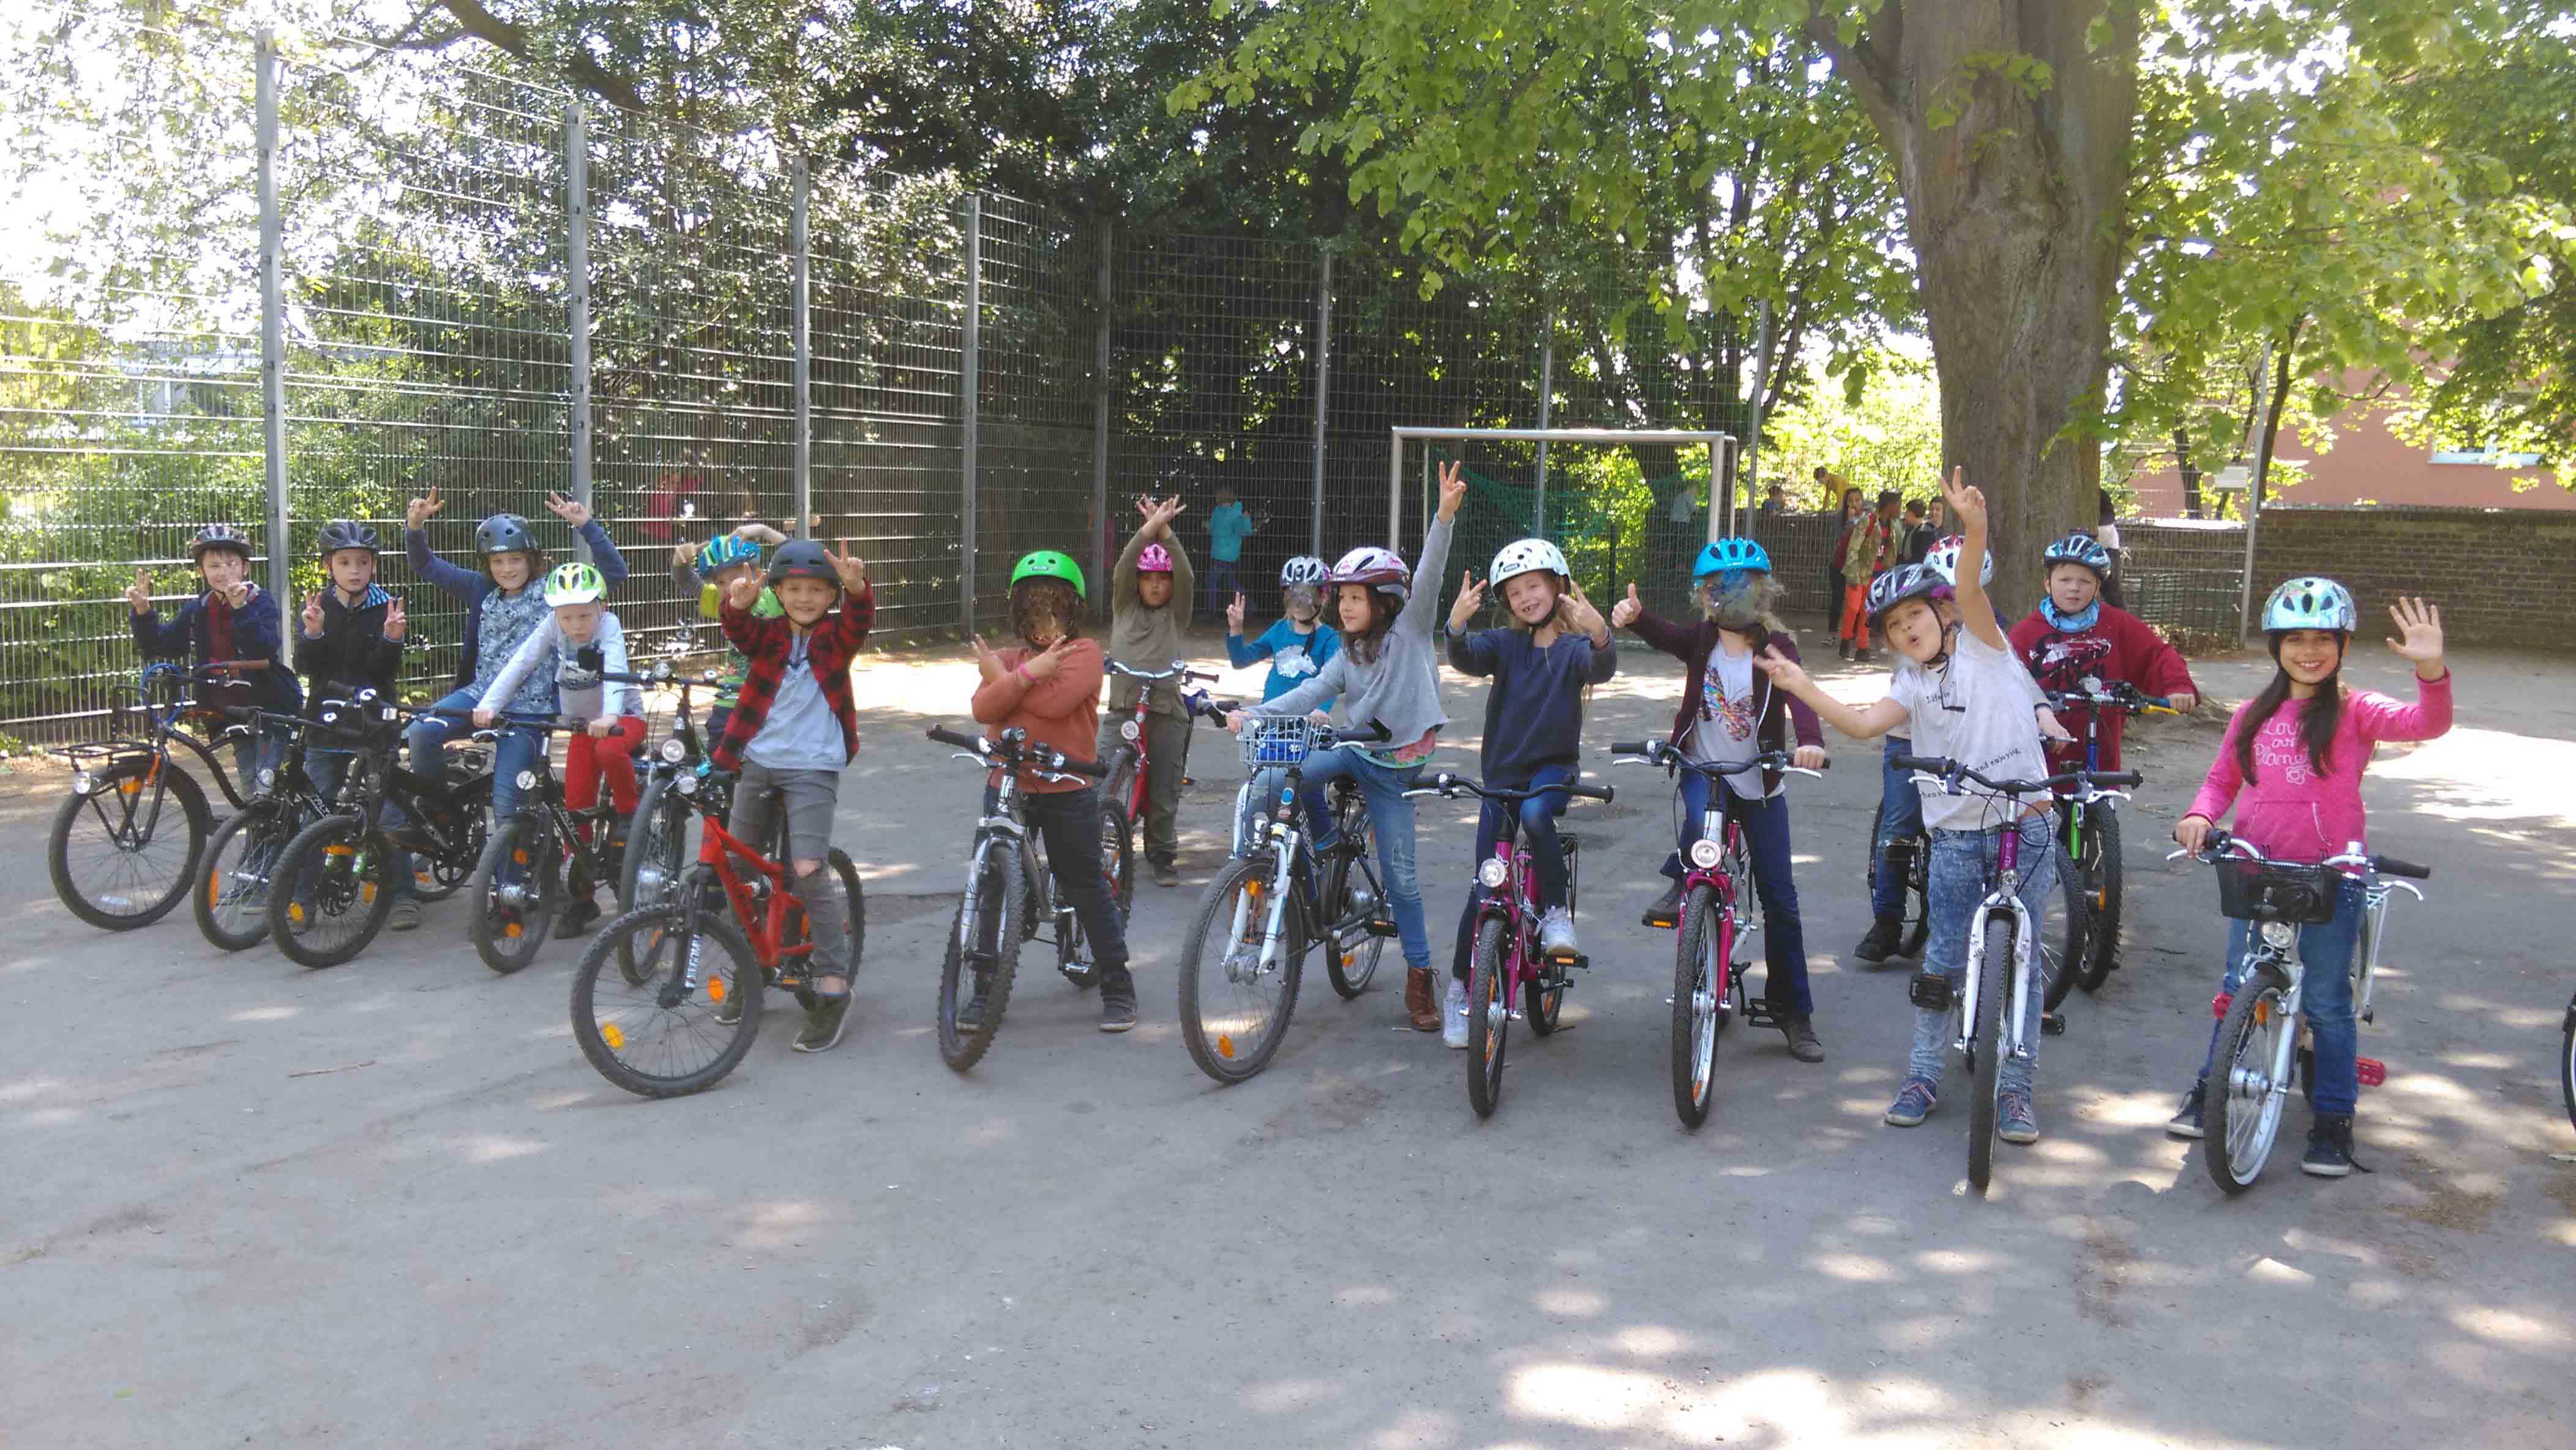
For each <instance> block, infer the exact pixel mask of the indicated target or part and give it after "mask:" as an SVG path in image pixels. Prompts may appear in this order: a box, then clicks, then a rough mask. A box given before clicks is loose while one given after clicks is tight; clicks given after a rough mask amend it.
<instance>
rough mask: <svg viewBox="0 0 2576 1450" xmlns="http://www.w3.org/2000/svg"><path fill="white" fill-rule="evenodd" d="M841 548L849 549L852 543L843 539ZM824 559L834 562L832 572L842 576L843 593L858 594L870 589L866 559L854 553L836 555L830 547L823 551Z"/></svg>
mask: <svg viewBox="0 0 2576 1450" xmlns="http://www.w3.org/2000/svg"><path fill="white" fill-rule="evenodd" d="M841 547H842V549H844V550H846V549H848V548H849V547H850V541H849V540H847V539H843V540H842V541H841ZM823 557H824V558H826V559H829V560H831V561H832V572H833V573H835V574H838V575H840V576H841V588H842V590H843V592H845V593H850V594H857V593H860V592H862V591H864V590H865V589H866V588H867V587H868V563H867V561H866V560H865V559H862V558H860V557H859V556H858V555H857V554H854V553H835V552H833V550H832V549H831V548H830V547H828V546H827V547H825V548H824V550H823Z"/></svg>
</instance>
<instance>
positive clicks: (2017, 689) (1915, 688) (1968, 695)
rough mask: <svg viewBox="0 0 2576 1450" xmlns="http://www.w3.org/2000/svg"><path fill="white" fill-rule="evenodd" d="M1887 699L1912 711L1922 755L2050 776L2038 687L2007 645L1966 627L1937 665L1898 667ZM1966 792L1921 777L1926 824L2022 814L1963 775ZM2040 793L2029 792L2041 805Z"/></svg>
mask: <svg viewBox="0 0 2576 1450" xmlns="http://www.w3.org/2000/svg"><path fill="white" fill-rule="evenodd" d="M1888 697H1889V698H1890V699H1893V700H1895V701H1896V702H1897V703H1899V704H1901V705H1903V706H1904V707H1905V708H1906V711H1907V712H1908V714H1909V715H1910V716H1911V717H1912V718H1911V719H1910V720H1909V722H1908V725H1907V731H1906V733H1907V736H1908V738H1910V739H1912V740H1913V742H1914V753H1915V754H1917V755H1934V756H1946V757H1948V758H1949V759H1952V760H1956V761H1959V762H1961V763H1962V764H1964V765H1967V766H1968V767H1970V768H1971V769H1974V770H1977V771H1979V772H1982V773H1983V774H1986V775H1990V776H1993V777H1995V778H1996V779H1998V780H2037V779H2039V778H2040V777H2042V776H2044V775H2046V774H2048V760H2047V757H2046V756H2045V755H2043V754H2041V752H2040V747H2039V717H2038V716H2037V715H2036V714H2034V713H2033V712H2032V706H2033V705H2034V704H2035V703H2036V702H2037V700H2038V690H2037V688H2036V687H2035V686H2033V685H2032V683H2031V678H2030V672H2029V671H2028V670H2025V669H2023V668H2022V665H2021V661H2019V660H2017V659H2015V658H2013V656H2012V652H2011V651H2009V650H2000V649H1997V648H1995V647H1994V646H1993V645H1990V644H1988V643H1986V642H1985V641H1984V640H1982V639H1979V638H1977V636H1976V635H1974V634H1973V633H1971V632H1969V631H1967V630H1965V629H1962V630H1960V631H1959V633H1958V636H1957V643H1956V644H1954V645H1953V646H1952V647H1951V652H1950V661H1949V663H1948V664H1946V665H1944V666H1942V667H1941V668H1940V669H1937V670H1936V669H1911V670H1898V671H1897V672H1896V678H1895V680H1894V681H1893V682H1892V684H1891V686H1890V688H1889V690H1888ZM1960 784H1961V788H1962V789H1963V790H1964V791H1966V792H1967V793H1966V794H1963V795H1950V794H1947V793H1945V792H1943V791H1942V790H1941V789H1940V788H1939V787H1937V786H1934V785H1930V784H1927V783H1925V782H1921V781H1917V782H1916V783H1915V789H1917V790H1920V791H1921V792H1923V824H1924V825H1926V826H1931V827H1937V828H1939V829H1942V830H1950V831H1973V830H1978V829H1980V828H1982V827H1986V826H2000V825H2003V824H2005V823H2006V822H2008V821H2010V820H2011V819H2013V817H2014V816H2015V815H2016V814H2018V812H2017V811H2015V810H2014V809H2012V808H2011V807H2010V806H2009V805H2008V804H2007V803H2005V802H2003V801H2000V800H1998V799H1996V798H1995V797H1992V796H1988V795H1986V794H1984V793H1983V792H1981V791H1979V790H1978V789H1977V787H1976V785H1975V783H1974V782H1968V781H1963V782H1961V783H1960ZM2040 799H2041V798H2039V797H2030V798H2028V800H2029V801H2030V802H2033V803H2036V802H2038V801H2039V800H2040Z"/></svg>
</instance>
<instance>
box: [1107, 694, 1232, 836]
mask: <svg viewBox="0 0 2576 1450" xmlns="http://www.w3.org/2000/svg"><path fill="white" fill-rule="evenodd" d="M1106 664H1107V673H1108V674H1109V675H1111V676H1112V677H1115V678H1119V679H1128V680H1133V681H1135V682H1136V683H1137V685H1138V686H1140V687H1141V688H1139V689H1138V690H1137V691H1136V703H1135V704H1134V705H1133V706H1131V707H1130V708H1129V709H1128V712H1127V718H1126V719H1124V720H1121V721H1119V722H1118V738H1119V740H1120V741H1121V742H1123V743H1122V744H1121V745H1120V746H1119V750H1120V752H1121V753H1122V754H1127V753H1132V754H1133V755H1134V756H1135V758H1136V760H1135V766H1136V774H1135V778H1134V779H1133V780H1131V781H1129V782H1128V785H1127V789H1126V791H1125V792H1124V793H1123V794H1124V795H1125V799H1124V800H1123V801H1121V802H1120V804H1121V805H1123V806H1124V807H1125V808H1126V811H1127V819H1128V820H1130V821H1141V820H1143V819H1144V818H1145V817H1144V812H1145V797H1146V785H1147V782H1148V780H1149V778H1150V777H1151V776H1152V774H1153V764H1154V760H1153V748H1152V742H1151V740H1150V739H1149V738H1148V737H1149V734H1150V732H1148V731H1147V730H1146V728H1145V717H1146V715H1147V714H1148V713H1150V712H1149V711H1148V710H1147V708H1146V707H1147V706H1149V705H1151V704H1152V703H1153V699H1154V686H1156V685H1159V684H1161V683H1163V682H1164V681H1166V680H1179V681H1181V682H1183V683H1184V684H1186V683H1188V682H1189V681H1191V680H1198V681H1201V682H1203V683H1206V684H1214V683H1216V676H1214V675H1211V674H1206V673H1203V672H1201V671H1198V670H1194V669H1191V668H1189V667H1188V666H1187V665H1186V664H1184V663H1183V662H1181V661H1179V660H1174V661H1172V666H1171V668H1170V669H1166V670H1138V669H1131V668H1129V667H1128V666H1126V665H1122V664H1120V663H1119V662H1118V661H1116V660H1110V661H1107V662H1106ZM1181 759H1182V768H1183V769H1187V768H1188V760H1189V749H1188V747H1187V746H1186V745H1184V746H1183V747H1182V751H1181ZM1125 764H1126V762H1124V761H1123V760H1122V761H1113V762H1111V763H1110V774H1111V775H1112V776H1113V777H1114V776H1115V775H1116V774H1117V772H1118V770H1119V769H1120V768H1122V767H1123V766H1124V765H1125Z"/></svg>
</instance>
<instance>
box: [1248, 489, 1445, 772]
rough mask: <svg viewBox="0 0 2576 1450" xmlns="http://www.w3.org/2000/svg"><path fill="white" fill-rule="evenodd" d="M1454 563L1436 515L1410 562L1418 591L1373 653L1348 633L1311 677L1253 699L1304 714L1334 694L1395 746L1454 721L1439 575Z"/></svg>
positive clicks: (1273, 711)
mask: <svg viewBox="0 0 2576 1450" xmlns="http://www.w3.org/2000/svg"><path fill="white" fill-rule="evenodd" d="M1448 566H1449V521H1448V520H1447V519H1437V518H1435V519H1434V520H1433V521H1432V524H1431V532H1430V533H1428V534H1426V535H1424V536H1423V539H1422V557H1421V558H1420V559H1419V560H1417V561H1415V563H1414V566H1413V595H1412V597H1411V598H1410V599H1408V600H1406V601H1405V605H1404V608H1403V609H1402V610H1400V611H1398V612H1397V614H1396V616H1395V622H1394V623H1393V624H1390V625H1388V626H1387V630H1386V637H1385V638H1384V639H1381V640H1379V641H1378V652H1377V658H1376V659H1375V660H1372V661H1369V662H1366V663H1362V662H1361V660H1360V657H1359V654H1358V652H1357V651H1355V650H1353V649H1352V648H1351V641H1350V640H1349V639H1348V638H1347V637H1346V638H1344V639H1343V641H1342V647H1341V649H1340V650H1339V651H1338V652H1337V653H1335V654H1334V656H1333V657H1332V659H1331V660H1329V661H1327V662H1326V663H1325V665H1324V668H1323V670H1322V671H1321V672H1320V673H1318V674H1317V675H1316V676H1315V677H1314V678H1313V679H1311V680H1308V681H1307V682H1306V683H1304V684H1302V685H1299V686H1298V687H1297V688H1295V689H1293V690H1290V691H1289V692H1288V693H1286V694H1284V695H1281V696H1278V697H1277V698H1275V699H1271V700H1266V701H1264V702H1262V703H1261V704H1259V705H1257V706H1255V707H1253V709H1252V711H1251V713H1252V714H1255V715H1303V714H1305V713H1306V712H1307V711H1309V710H1312V709H1314V708H1315V707H1316V706H1317V705H1319V704H1321V703H1323V702H1324V701H1326V700H1329V699H1332V698H1333V697H1334V696H1335V695H1339V696H1341V697H1342V698H1341V708H1342V714H1343V716H1344V718H1346V719H1348V720H1349V721H1350V722H1351V723H1353V724H1354V725H1363V726H1364V725H1367V724H1368V723H1369V722H1370V721H1376V722H1378V723H1379V724H1382V725H1384V726H1385V727H1386V733H1387V739H1388V744H1386V745H1385V746H1383V747H1381V753H1387V754H1393V753H1395V752H1398V751H1402V750H1405V749H1407V748H1408V747H1411V746H1413V745H1416V744H1418V743H1420V742H1421V740H1422V738H1423V737H1424V736H1426V735H1429V734H1432V733H1434V732H1436V731H1437V730H1439V728H1440V727H1441V726H1443V725H1446V724H1448V723H1449V717H1448V716H1447V715H1445V714H1443V713H1441V710H1440V646H1439V644H1438V641H1437V629H1438V621H1439V618H1440V580H1441V577H1442V575H1443V572H1444V571H1445V570H1446V569H1447V568H1448Z"/></svg>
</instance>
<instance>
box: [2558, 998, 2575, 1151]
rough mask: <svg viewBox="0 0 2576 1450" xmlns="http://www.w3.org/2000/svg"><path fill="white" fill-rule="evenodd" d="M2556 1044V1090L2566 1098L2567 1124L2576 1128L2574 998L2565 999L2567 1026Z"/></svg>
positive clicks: (2562, 1030)
mask: <svg viewBox="0 0 2576 1450" xmlns="http://www.w3.org/2000/svg"><path fill="white" fill-rule="evenodd" d="M2561 1032H2562V1034H2563V1036H2562V1040H2561V1041H2560V1042H2559V1044H2558V1090H2559V1091H2560V1092H2561V1093H2564V1094H2565V1095H2566V1097H2567V1123H2568V1126H2570V1127H2576V997H2570V998H2568V999H2567V1025H2566V1026H2565V1027H2564V1028H2562V1029H2561Z"/></svg>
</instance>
